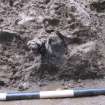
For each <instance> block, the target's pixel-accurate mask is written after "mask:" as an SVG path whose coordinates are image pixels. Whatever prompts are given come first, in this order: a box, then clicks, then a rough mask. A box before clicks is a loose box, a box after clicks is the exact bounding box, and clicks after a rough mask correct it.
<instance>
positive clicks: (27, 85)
mask: <svg viewBox="0 0 105 105" xmlns="http://www.w3.org/2000/svg"><path fill="white" fill-rule="evenodd" d="M29 87H30V85H29V83H28V82H24V83H23V82H22V83H20V84H19V86H18V88H19V90H21V91H23V90H27V89H29Z"/></svg>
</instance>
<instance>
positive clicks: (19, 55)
mask: <svg viewBox="0 0 105 105" xmlns="http://www.w3.org/2000/svg"><path fill="white" fill-rule="evenodd" d="M98 4H99V5H100V6H99V5H98ZM101 5H104V4H103V3H97V4H96V2H95V3H94V2H91V3H90V2H89V1H83V2H82V1H80V0H76V1H75V0H30V1H28V0H7V1H5V0H0V14H1V17H0V29H1V32H0V84H1V86H2V85H6V86H9V85H11V86H15V87H16V86H19V84H20V83H24V82H29V81H30V82H37V81H40V80H50V81H52V80H63V79H64V80H69V79H87V78H103V77H104V76H105V71H104V68H105V64H104V55H105V54H104V48H103V46H104V31H103V30H104V24H101V22H102V19H103V21H105V20H104V19H105V18H104V16H102V15H101V16H99V13H97V12H100V11H101V13H102V12H104V8H102V6H101ZM95 8H96V9H95ZM94 10H96V11H94Z"/></svg>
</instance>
